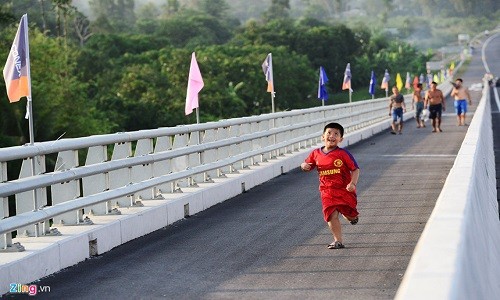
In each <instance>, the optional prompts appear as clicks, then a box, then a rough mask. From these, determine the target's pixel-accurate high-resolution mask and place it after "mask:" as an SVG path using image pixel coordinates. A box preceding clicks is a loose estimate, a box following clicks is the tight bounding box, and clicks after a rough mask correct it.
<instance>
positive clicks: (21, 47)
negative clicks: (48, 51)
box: [3, 14, 31, 103]
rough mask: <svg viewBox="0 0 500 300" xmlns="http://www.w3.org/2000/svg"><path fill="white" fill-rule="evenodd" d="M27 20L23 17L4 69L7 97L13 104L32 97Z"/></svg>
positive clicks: (25, 16)
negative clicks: (23, 98) (22, 98)
mask: <svg viewBox="0 0 500 300" xmlns="http://www.w3.org/2000/svg"><path fill="white" fill-rule="evenodd" d="M27 18H28V16H27V15H26V14H25V15H23V16H22V17H21V22H20V23H19V28H18V29H17V33H16V37H15V38H14V42H13V43H12V47H11V48H10V52H9V56H7V62H6V63H5V67H4V68H3V78H4V80H5V87H6V88H7V96H8V98H9V101H10V102H11V103H12V102H17V101H19V99H21V97H24V96H26V97H31V88H30V85H31V82H30V63H29V44H28V24H27V23H28V22H27Z"/></svg>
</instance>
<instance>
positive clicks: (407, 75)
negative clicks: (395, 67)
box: [405, 72, 411, 90]
mask: <svg viewBox="0 0 500 300" xmlns="http://www.w3.org/2000/svg"><path fill="white" fill-rule="evenodd" d="M405 88H406V89H408V90H409V89H410V88H411V78H410V72H406V82H405Z"/></svg>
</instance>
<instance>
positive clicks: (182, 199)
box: [0, 36, 500, 299]
mask: <svg viewBox="0 0 500 300" xmlns="http://www.w3.org/2000/svg"><path fill="white" fill-rule="evenodd" d="M483 42H484V46H485V47H484V48H483V52H484V53H483V54H484V55H481V53H477V54H475V55H474V56H473V57H472V59H471V61H470V62H469V63H468V65H467V66H463V67H462V68H463V71H462V73H461V74H460V76H461V77H462V78H464V81H465V83H466V85H469V86H470V85H471V84H473V83H481V82H482V77H483V75H484V73H485V67H484V64H483V62H482V58H484V59H485V60H487V64H486V65H487V66H489V68H491V72H492V73H494V74H499V73H500V66H498V63H497V61H498V49H499V48H500V37H498V36H492V37H490V38H489V39H487V40H484V41H483ZM440 88H441V89H442V90H443V91H444V92H445V93H449V91H450V90H451V86H450V85H449V83H444V84H442V85H441V86H440ZM472 95H473V101H474V103H475V105H473V107H472V109H473V115H474V118H473V120H472V121H471V122H470V125H469V126H468V127H458V126H455V117H454V114H453V112H452V107H453V106H452V100H451V99H448V100H447V108H448V110H447V112H446V114H445V116H444V118H443V119H444V123H443V127H442V128H443V130H444V132H443V133H431V132H430V129H429V126H428V127H427V128H425V129H417V128H415V126H414V125H413V124H414V121H413V120H411V117H412V114H413V112H412V111H409V112H408V113H407V114H406V115H405V117H406V118H407V119H408V121H407V122H405V128H404V133H403V134H402V135H396V136H393V135H389V134H388V130H387V129H388V127H389V120H388V118H387V116H386V115H387V100H386V99H375V100H367V101H360V102H356V103H352V104H344V105H332V106H325V107H317V108H312V109H306V110H297V111H289V112H280V113H275V114H269V115H262V116H254V117H247V118H240V119H231V120H222V121H219V122H213V123H205V124H197V125H187V126H179V127H175V128H159V129H156V130H145V131H139V132H128V133H118V134H113V135H103V136H93V137H86V138H79V139H65V140H59V141H53V142H44V143H36V144H35V145H34V146H22V147H13V148H8V149H0V161H1V164H0V171H1V172H0V176H1V177H0V179H1V180H0V182H2V183H0V200H1V201H2V203H3V205H2V206H0V208H1V209H2V210H0V213H1V215H0V216H3V219H2V220H0V234H2V237H3V238H2V240H1V242H0V246H1V247H2V248H3V251H2V252H1V253H0V274H2V276H0V287H1V289H0V292H1V293H7V292H9V287H11V284H18V285H19V286H20V285H26V286H30V285H31V286H35V287H36V288H37V291H38V294H37V296H39V297H47V298H49V297H50V298H53V297H75V298H103V297H104V298H172V299H177V298H183V299H199V298H207V299H220V298H225V299H233V298H244V299H256V298H259V299H260V298H264V299H269V298H273V299H274V298H277V299H284V298H292V299H304V298H320V297H321V298H324V297H343V298H347V299H360V298H368V299H388V298H398V299H420V298H422V297H428V298H433V299H434V298H435V299H442V298H448V299H461V298H491V297H494V296H498V295H499V294H500V284H499V283H498V281H497V280H496V279H497V276H498V272H499V271H498V270H496V269H495V266H497V265H498V263H499V260H500V257H499V255H500V251H499V248H500V238H499V237H498V232H499V230H500V224H499V218H498V217H499V212H498V202H497V192H496V186H497V184H496V178H495V173H496V171H495V159H494V153H493V151H494V148H495V147H494V144H493V142H494V141H493V130H492V126H491V124H492V119H494V118H495V117H498V110H499V108H500V104H497V101H498V100H496V99H498V91H497V89H496V88H490V87H488V86H487V85H485V87H484V88H482V89H481V90H479V91H472ZM406 103H407V104H408V103H410V101H409V99H408V98H407V100H406ZM471 115H472V114H471ZM330 121H338V122H340V123H342V124H343V125H344V126H345V127H346V129H347V130H346V136H345V140H344V143H343V146H345V147H347V148H348V149H349V150H350V151H351V153H353V155H354V156H355V157H356V159H357V160H358V163H359V164H360V166H361V178H360V182H359V185H358V189H359V210H360V213H361V215H360V222H359V224H358V225H356V226H351V225H349V226H347V225H344V235H345V243H346V249H342V250H338V251H337V250H336V251H332V250H328V249H326V247H325V246H326V245H327V244H328V243H329V242H331V237H330V234H329V232H328V230H327V228H326V225H325V224H324V222H323V221H322V218H321V213H320V209H321V208H320V203H319V193H318V190H317V175H315V174H312V173H307V174H306V173H302V172H300V171H298V169H297V167H298V165H299V164H300V162H301V161H303V159H304V158H305V156H306V155H307V154H308V153H309V152H310V151H311V150H312V149H313V148H314V147H318V146H319V145H320V139H319V136H320V132H321V130H322V127H323V125H324V124H325V123H326V122H330ZM469 121H470V120H469ZM32 158H34V159H32ZM20 160H22V166H21V172H20V174H21V175H20V177H19V178H18V179H9V178H7V175H6V174H7V169H8V168H11V167H12V165H14V164H15V163H16V162H17V163H19V161H20ZM47 161H52V162H53V164H54V166H55V167H54V169H53V170H49V171H47V170H46V166H47V165H48V164H47ZM9 197H11V198H12V197H14V198H15V202H16V212H17V214H16V215H14V216H9V215H8V207H7V203H8V198H9ZM14 233H16V234H17V235H16V236H15V237H13V234H14ZM49 291H50V292H49ZM19 295H20V294H19V293H10V294H7V295H5V296H6V297H9V296H12V297H16V296H19Z"/></svg>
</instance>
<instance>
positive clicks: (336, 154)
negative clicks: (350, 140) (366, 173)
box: [300, 123, 359, 249]
mask: <svg viewBox="0 0 500 300" xmlns="http://www.w3.org/2000/svg"><path fill="white" fill-rule="evenodd" d="M343 136H344V127H342V125H340V124H339V123H329V124H327V125H326V126H325V128H324V130H323V135H322V136H321V140H322V141H324V143H325V145H324V146H323V147H321V148H318V149H315V150H313V151H312V152H311V154H309V156H308V157H307V158H306V160H305V161H304V162H303V163H302V164H301V165H300V168H301V169H302V170H303V171H310V170H312V169H314V168H315V167H316V168H317V169H318V173H319V190H320V194H321V202H322V205H323V218H324V219H325V221H326V222H327V223H328V227H329V228H330V231H331V232H332V234H333V242H332V243H331V244H329V245H328V249H341V248H344V244H343V243H342V226H341V224H340V220H339V214H342V215H343V216H344V218H345V219H347V220H348V221H349V222H350V223H351V224H352V225H354V224H356V223H358V214H359V213H358V210H357V209H356V206H357V203H358V202H357V196H356V184H357V183H358V178H359V167H358V164H357V163H356V160H354V157H353V156H352V155H351V153H349V152H348V151H347V150H345V149H342V148H339V147H338V145H339V144H340V143H341V142H342V140H343Z"/></svg>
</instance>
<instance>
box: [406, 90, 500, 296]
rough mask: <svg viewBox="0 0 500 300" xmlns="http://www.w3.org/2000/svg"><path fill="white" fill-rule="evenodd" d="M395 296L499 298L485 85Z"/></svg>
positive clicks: (499, 252)
mask: <svg viewBox="0 0 500 300" xmlns="http://www.w3.org/2000/svg"><path fill="white" fill-rule="evenodd" d="M485 86H486V87H485V89H484V90H483V97H482V98H481V101H480V103H479V105H478V107H477V110H476V112H475V114H474V118H473V119H472V122H471V124H470V126H469V129H468V131H467V134H466V136H465V139H464V141H463V143H462V146H461V148H460V151H459V153H458V155H457V158H456V160H455V163H454V165H453V167H452V169H451V171H450V173H449V175H448V177H447V179H446V182H445V184H444V187H443V190H442V191H441V194H440V196H439V198H438V200H437V203H436V206H435V208H434V210H433V212H432V214H431V216H430V218H429V221H428V222H427V224H426V226H425V229H424V231H423V233H422V236H421V237H420V239H419V241H418V243H417V246H416V248H415V251H414V253H413V255H412V258H411V261H410V263H409V266H408V268H407V270H406V273H405V275H404V277H403V281H402V283H401V285H400V287H399V290H398V292H397V294H396V299H497V298H498V297H499V296H500V280H499V278H498V268H499V266H500V221H499V218H498V202H497V195H496V179H495V178H496V176H495V160H494V152H493V132H492V125H491V124H492V123H491V101H490V91H489V87H488V85H487V84H486V85H485Z"/></svg>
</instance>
